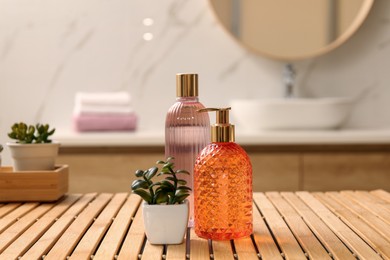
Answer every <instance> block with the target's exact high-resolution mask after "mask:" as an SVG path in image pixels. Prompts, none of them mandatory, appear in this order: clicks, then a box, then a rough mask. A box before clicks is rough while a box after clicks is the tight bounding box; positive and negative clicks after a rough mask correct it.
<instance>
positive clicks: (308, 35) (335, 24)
mask: <svg viewBox="0 0 390 260" xmlns="http://www.w3.org/2000/svg"><path fill="white" fill-rule="evenodd" d="M373 1H374V0H315V1H313V0H272V1H270V0H242V1H241V0H229V1H227V0H210V3H211V6H212V9H213V10H214V13H215V14H216V16H217V18H218V20H219V21H220V22H221V23H222V24H223V26H224V27H225V28H226V29H227V30H228V31H229V33H230V34H231V35H232V36H233V37H234V38H235V39H237V40H238V41H239V42H240V43H241V44H243V45H244V46H245V47H247V48H249V49H250V50H252V51H253V52H255V53H258V54H260V55H265V56H267V57H271V58H274V59H279V60H285V61H286V60H287V61H292V60H300V59H307V58H311V57H314V56H318V55H322V54H324V53H326V52H329V51H331V50H333V49H334V48H336V47H338V46H340V45H341V44H342V43H343V42H345V41H346V40H347V39H348V38H349V37H351V35H352V34H353V33H354V32H355V31H356V30H357V29H358V28H359V26H360V25H361V24H362V23H363V21H364V19H365V18H366V16H367V14H368V12H369V10H370V9H371V6H372V4H373Z"/></svg>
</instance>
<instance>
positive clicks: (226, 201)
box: [194, 108, 253, 240]
mask: <svg viewBox="0 0 390 260" xmlns="http://www.w3.org/2000/svg"><path fill="white" fill-rule="evenodd" d="M229 109H230V108H227V109H204V110H203V111H217V117H216V120H217V123H216V124H215V125H213V126H212V130H211V133H212V137H211V141H212V143H210V144H209V145H207V146H206V147H205V148H204V149H203V150H202V152H201V153H200V154H199V156H198V158H197V159H196V162H195V167H194V200H195V233H196V234H197V235H198V236H199V237H202V238H206V239H214V240H230V239H236V238H240V237H245V236H249V235H250V234H252V232H253V219H252V165H251V162H250V160H249V157H248V155H247V153H246V152H245V151H244V149H242V148H241V147H240V146H239V145H238V144H236V143H234V126H233V125H231V124H229V114H228V112H229Z"/></svg>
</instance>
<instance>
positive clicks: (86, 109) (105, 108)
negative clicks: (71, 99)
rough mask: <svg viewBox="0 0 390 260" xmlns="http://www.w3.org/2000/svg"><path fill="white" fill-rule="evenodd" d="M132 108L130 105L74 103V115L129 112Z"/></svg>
mask: <svg viewBox="0 0 390 260" xmlns="http://www.w3.org/2000/svg"><path fill="white" fill-rule="evenodd" d="M133 112H134V109H133V108H132V107H130V106H115V105H99V106H98V105H84V104H75V106H74V110H73V114H74V115H89V114H95V115H96V114H99V115H100V114H101V115H107V114H130V113H133Z"/></svg>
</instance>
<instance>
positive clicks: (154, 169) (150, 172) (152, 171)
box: [145, 167, 158, 180]
mask: <svg viewBox="0 0 390 260" xmlns="http://www.w3.org/2000/svg"><path fill="white" fill-rule="evenodd" d="M157 171H158V168H157V167H152V168H150V169H149V170H148V171H147V173H146V174H145V177H146V179H148V180H150V179H152V178H153V177H154V175H156V173H157Z"/></svg>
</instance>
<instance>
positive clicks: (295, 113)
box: [231, 98, 352, 131]
mask: <svg viewBox="0 0 390 260" xmlns="http://www.w3.org/2000/svg"><path fill="white" fill-rule="evenodd" d="M351 106H352V99H351V98H275V99H256V100H255V99H253V100H252V99H240V100H233V101H232V102H231V107H232V111H231V115H232V120H231V122H232V123H233V124H237V125H238V126H240V127H241V128H242V129H245V130H247V131H256V130H294V129H296V130H323V129H337V128H339V127H340V126H341V125H342V124H343V123H344V122H345V120H346V119H347V117H348V115H349V112H350V109H351Z"/></svg>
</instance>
